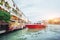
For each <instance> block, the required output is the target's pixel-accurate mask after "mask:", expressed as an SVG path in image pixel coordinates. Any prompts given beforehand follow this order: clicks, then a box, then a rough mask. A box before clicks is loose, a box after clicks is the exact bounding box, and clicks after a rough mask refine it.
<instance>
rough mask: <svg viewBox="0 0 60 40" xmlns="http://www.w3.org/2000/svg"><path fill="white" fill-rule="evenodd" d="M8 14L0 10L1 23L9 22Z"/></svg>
mask: <svg viewBox="0 0 60 40" xmlns="http://www.w3.org/2000/svg"><path fill="white" fill-rule="evenodd" d="M10 17H11V16H10V13H9V12H6V11H3V10H0V20H1V21H5V22H9V21H10Z"/></svg>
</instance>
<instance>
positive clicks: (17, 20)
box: [0, 0, 28, 30]
mask: <svg viewBox="0 0 60 40" xmlns="http://www.w3.org/2000/svg"><path fill="white" fill-rule="evenodd" d="M0 10H5V11H6V12H9V13H10V15H11V18H10V23H9V29H10V30H14V29H19V28H23V27H24V25H25V24H26V23H28V19H27V18H26V17H25V16H24V15H23V12H21V10H19V8H18V7H17V6H16V4H15V3H14V0H0ZM23 16H24V17H23Z"/></svg>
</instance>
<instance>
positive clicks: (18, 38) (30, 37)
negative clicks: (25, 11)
mask: <svg viewBox="0 0 60 40" xmlns="http://www.w3.org/2000/svg"><path fill="white" fill-rule="evenodd" d="M56 27H57V28H56ZM59 27H60V25H59V26H57V25H48V27H47V28H46V29H44V30H39V29H29V30H27V29H24V30H18V31H14V32H11V33H8V34H5V35H0V40H60V31H59V30H60V28H59ZM58 29H59V30H58Z"/></svg>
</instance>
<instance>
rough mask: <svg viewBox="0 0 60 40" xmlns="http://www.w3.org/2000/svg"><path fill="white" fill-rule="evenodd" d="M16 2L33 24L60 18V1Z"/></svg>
mask: <svg viewBox="0 0 60 40" xmlns="http://www.w3.org/2000/svg"><path fill="white" fill-rule="evenodd" d="M14 2H15V3H16V5H17V6H18V8H19V9H20V10H21V11H22V12H23V13H24V14H25V15H26V17H27V18H28V19H29V20H30V21H32V22H36V21H39V20H45V19H51V18H55V17H60V0H14Z"/></svg>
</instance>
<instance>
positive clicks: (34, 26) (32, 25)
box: [25, 24, 46, 29]
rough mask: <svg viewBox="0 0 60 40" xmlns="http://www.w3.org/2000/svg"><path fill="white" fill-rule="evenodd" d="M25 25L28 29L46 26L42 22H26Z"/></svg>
mask: <svg viewBox="0 0 60 40" xmlns="http://www.w3.org/2000/svg"><path fill="white" fill-rule="evenodd" d="M25 26H26V27H27V28H29V29H44V28H46V25H44V24H26V25H25Z"/></svg>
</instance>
